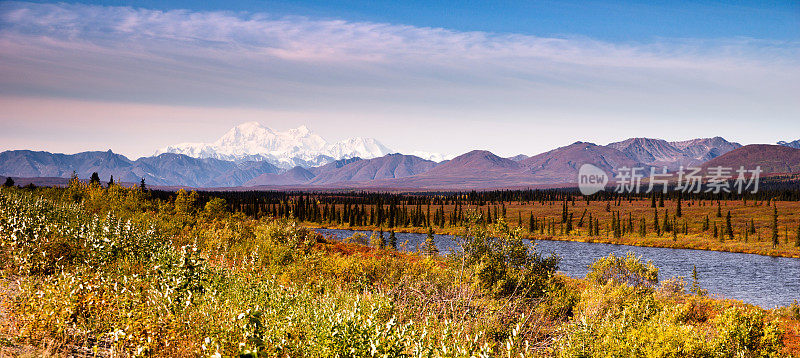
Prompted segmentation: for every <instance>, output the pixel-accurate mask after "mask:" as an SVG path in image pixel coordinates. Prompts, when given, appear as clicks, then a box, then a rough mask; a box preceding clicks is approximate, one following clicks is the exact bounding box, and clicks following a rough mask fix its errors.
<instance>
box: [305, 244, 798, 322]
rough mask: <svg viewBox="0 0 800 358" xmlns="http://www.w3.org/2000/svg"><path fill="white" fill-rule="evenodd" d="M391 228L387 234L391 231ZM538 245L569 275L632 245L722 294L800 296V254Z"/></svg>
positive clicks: (669, 273) (758, 298) (761, 301)
mask: <svg viewBox="0 0 800 358" xmlns="http://www.w3.org/2000/svg"><path fill="white" fill-rule="evenodd" d="M315 230H316V231H317V232H319V233H322V234H324V235H332V236H334V237H335V238H337V239H340V240H341V239H344V238H348V237H351V236H353V234H354V233H356V232H360V233H362V234H365V235H366V236H367V237H369V235H371V233H372V232H371V231H353V230H338V229H315ZM388 235H389V233H388V232H386V233H385V236H386V237H388ZM395 236H396V237H397V242H398V245H401V244H403V243H406V245H405V250H407V251H416V250H417V247H418V245H420V244H421V243H422V242H424V241H425V237H426V235H425V234H414V233H400V232H398V233H395ZM434 238H435V240H434V241H435V242H436V246H437V248H438V249H439V251H440V252H442V253H447V252H449V251H450V250H453V249H454V248H456V247H457V246H456V244H455V241H454V238H453V237H452V236H450V235H435V236H434ZM536 250H537V251H538V252H539V253H540V254H543V255H548V254H549V253H555V254H556V255H558V256H559V257H561V262H560V263H559V266H558V270H559V271H560V272H562V273H564V274H565V275H567V276H571V277H578V278H582V277H584V276H586V274H587V273H588V271H589V265H590V264H591V263H592V262H594V261H595V260H597V259H598V258H601V257H604V256H608V254H610V253H613V254H615V255H624V254H625V253H627V252H628V251H632V252H633V253H634V254H635V255H636V256H641V257H642V259H644V260H650V261H652V262H653V264H654V265H656V267H658V269H659V272H658V277H659V279H660V280H664V279H668V278H670V277H677V276H683V277H685V280H686V282H687V286H688V284H689V283H690V282H691V275H692V267H693V266H696V267H697V273H698V277H699V281H700V285H701V287H702V288H704V289H707V290H708V292H709V294H711V295H713V296H715V297H718V298H731V299H736V300H740V301H743V302H747V303H751V304H754V305H758V306H761V307H764V308H773V307H776V306H786V305H789V304H791V303H792V302H793V301H794V300H798V301H800V259H796V258H786V257H770V256H762V255H754V254H742V253H733V252H721V251H704V250H689V249H670V248H660V247H639V246H629V245H612V244H603V243H587V242H575V241H553V240H536Z"/></svg>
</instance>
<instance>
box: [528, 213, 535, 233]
mask: <svg viewBox="0 0 800 358" xmlns="http://www.w3.org/2000/svg"><path fill="white" fill-rule="evenodd" d="M535 230H536V219H534V217H533V212H531V216H530V218H528V232H534V231H535Z"/></svg>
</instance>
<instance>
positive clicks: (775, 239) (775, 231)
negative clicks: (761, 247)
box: [772, 206, 778, 247]
mask: <svg viewBox="0 0 800 358" xmlns="http://www.w3.org/2000/svg"><path fill="white" fill-rule="evenodd" d="M777 246H778V207H777V206H775V207H774V210H773V212H772V247H777Z"/></svg>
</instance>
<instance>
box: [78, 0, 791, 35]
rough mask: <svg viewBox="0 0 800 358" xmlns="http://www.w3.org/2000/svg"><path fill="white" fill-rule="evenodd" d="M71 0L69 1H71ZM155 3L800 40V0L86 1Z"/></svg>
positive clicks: (452, 24)
mask: <svg viewBox="0 0 800 358" xmlns="http://www.w3.org/2000/svg"><path fill="white" fill-rule="evenodd" d="M68 2H69V1H68ZM83 3H86V4H95V5H106V6H132V7H142V8H148V9H160V10H174V9H191V10H198V11H245V12H265V13H271V14H275V15H297V16H310V17H316V18H329V19H346V20H349V21H369V22H381V23H392V24H406V25H413V26H422V27H443V28H448V29H453V30H460V31H488V32H504V33H520V34H528V35H537V36H586V37H591V38H595V39H599V40H609V41H651V40H653V39H657V38H732V37H753V38H762V39H776V40H800V2H798V1H795V0H776V1H764V0H756V1H752V0H750V1H742V0H739V1H708V0H705V1H674V0H671V1H664V0H657V1H656V0H652V1H641V0H627V1H574V0H571V1H569V0H567V1H553V0H549V1H507V0H498V1H475V0H467V1H464V0H461V1H419V0H406V1H385V0H374V1H352V0H347V1H324V0H314V1H257V0H248V1H218V0H217V1H191V0H181V1H159V0H145V1H120V0H111V1H108V0H107V1H85V2H83Z"/></svg>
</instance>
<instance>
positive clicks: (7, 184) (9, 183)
mask: <svg viewBox="0 0 800 358" xmlns="http://www.w3.org/2000/svg"><path fill="white" fill-rule="evenodd" d="M3 186H4V187H6V188H10V187H12V186H14V179H11V177H8V178H6V182H5V183H3Z"/></svg>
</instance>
